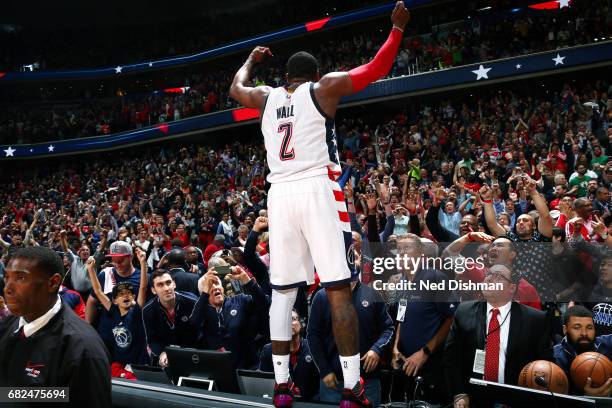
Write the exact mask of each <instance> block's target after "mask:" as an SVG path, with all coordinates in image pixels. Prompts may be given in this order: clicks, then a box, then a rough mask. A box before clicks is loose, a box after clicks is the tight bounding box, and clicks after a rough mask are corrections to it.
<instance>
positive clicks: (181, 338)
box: [142, 292, 198, 361]
mask: <svg viewBox="0 0 612 408" xmlns="http://www.w3.org/2000/svg"><path fill="white" fill-rule="evenodd" d="M197 301H198V300H197V298H196V297H195V296H193V295H192V294H191V293H186V292H176V306H175V307H174V312H175V316H174V323H173V322H172V321H171V320H170V319H169V318H168V315H167V313H166V311H165V309H164V307H163V306H162V304H161V303H160V301H159V297H157V296H156V297H155V298H154V299H151V300H150V301H149V302H147V304H146V305H144V307H143V308H142V320H143V322H144V327H145V334H146V336H147V344H148V345H149V348H150V349H151V353H152V354H153V355H152V357H153V360H154V361H157V359H158V358H159V355H160V354H161V352H162V351H164V349H165V348H166V347H167V346H169V345H171V344H172V345H176V346H183V347H195V346H196V345H197V328H196V326H195V324H194V322H193V320H192V319H191V317H192V313H193V307H194V306H195V304H196V302H197Z"/></svg>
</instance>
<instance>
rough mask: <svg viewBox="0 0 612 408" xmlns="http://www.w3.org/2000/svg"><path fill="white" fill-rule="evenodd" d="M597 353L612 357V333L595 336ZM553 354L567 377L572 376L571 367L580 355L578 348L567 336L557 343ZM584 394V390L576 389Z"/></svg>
mask: <svg viewBox="0 0 612 408" xmlns="http://www.w3.org/2000/svg"><path fill="white" fill-rule="evenodd" d="M593 351H595V352H597V353H601V354H603V355H605V356H606V357H608V358H610V359H612V334H606V335H605V336H598V337H596V338H595V349H594V350H593ZM553 354H554V356H555V362H556V363H557V365H558V366H559V367H561V368H562V369H563V371H565V374H566V375H567V378H570V374H569V371H570V367H571V365H572V361H574V358H576V356H577V355H578V353H576V350H574V348H573V347H572V345H571V344H570V343H569V342H568V341H567V336H565V337H564V338H563V340H561V343H559V344H555V346H554V347H553ZM576 391H579V392H580V393H581V394H582V392H581V391H582V390H576Z"/></svg>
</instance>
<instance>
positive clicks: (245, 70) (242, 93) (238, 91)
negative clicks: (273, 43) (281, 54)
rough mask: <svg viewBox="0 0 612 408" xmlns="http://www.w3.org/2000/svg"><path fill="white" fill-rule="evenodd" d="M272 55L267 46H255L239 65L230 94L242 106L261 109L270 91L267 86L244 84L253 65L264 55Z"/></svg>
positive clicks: (249, 75)
mask: <svg viewBox="0 0 612 408" xmlns="http://www.w3.org/2000/svg"><path fill="white" fill-rule="evenodd" d="M266 55H272V52H271V51H270V49H269V48H267V47H260V46H258V47H255V49H254V50H253V51H251V54H250V55H249V58H247V60H246V61H245V63H244V65H242V67H240V69H239V70H238V72H236V75H235V76H234V81H233V82H232V86H231V87H230V93H229V94H230V96H231V97H232V98H234V99H235V100H237V101H238V102H240V104H241V105H242V106H245V107H247V108H257V109H261V108H262V107H263V105H264V102H265V100H266V97H267V96H268V94H269V93H270V89H271V88H270V87H269V86H258V87H252V86H246V84H247V82H248V81H249V79H250V78H251V70H252V69H253V66H254V65H255V64H257V63H259V62H260V61H261V60H262V59H263V58H264V56H266Z"/></svg>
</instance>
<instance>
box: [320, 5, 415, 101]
mask: <svg viewBox="0 0 612 408" xmlns="http://www.w3.org/2000/svg"><path fill="white" fill-rule="evenodd" d="M409 20H410V13H409V12H408V9H406V7H405V6H404V2H403V1H398V2H397V3H396V4H395V8H394V9H393V12H392V13H391V22H392V23H393V28H392V29H391V33H390V34H389V37H388V38H387V41H385V43H384V44H383V45H382V47H380V50H378V52H377V53H376V56H375V57H374V58H373V59H372V60H371V61H370V62H368V63H367V64H365V65H361V66H359V67H357V68H354V69H352V70H350V71H349V72H331V73H329V74H327V75H325V76H323V77H322V78H321V79H320V80H319V82H318V83H317V88H318V89H317V94H318V95H321V96H323V97H327V98H334V97H335V98H338V99H339V98H341V97H343V96H346V95H350V94H353V93H356V92H359V91H361V90H362V89H364V88H365V87H367V86H368V85H369V84H371V83H372V82H374V81H378V80H379V79H381V78H383V77H384V76H385V75H387V74H388V73H389V71H390V70H391V67H392V66H393V62H394V61H395V57H396V55H397V51H398V49H399V46H400V43H401V41H402V35H403V33H404V29H405V27H406V24H408V21H409Z"/></svg>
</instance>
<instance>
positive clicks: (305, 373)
mask: <svg viewBox="0 0 612 408" xmlns="http://www.w3.org/2000/svg"><path fill="white" fill-rule="evenodd" d="M483 95H487V94H486V92H485V91H482V95H479V96H478V95H477V97H476V98H474V99H473V100H468V99H467V98H465V97H463V96H462V97H458V98H452V97H449V98H448V99H440V98H437V99H436V101H437V102H436V103H435V104H426V103H422V104H421V105H420V106H419V105H413V106H409V107H408V108H407V109H406V110H405V111H398V112H397V113H396V114H395V115H394V116H393V117H392V118H388V119H387V120H385V121H381V119H380V115H376V116H377V118H378V119H374V118H369V117H367V116H355V117H351V116H347V117H344V118H343V117H341V116H340V117H339V120H338V125H337V129H338V136H339V138H340V141H339V146H341V149H340V150H341V159H342V160H343V163H344V166H343V168H344V171H343V173H342V175H341V176H340V178H339V182H340V183H341V185H342V186H343V187H344V192H345V198H346V201H347V204H348V210H349V214H350V217H351V225H352V230H353V246H352V251H353V253H352V254H351V255H352V260H353V261H354V263H355V266H356V267H357V269H358V270H359V271H360V276H361V279H360V282H359V283H357V284H356V285H355V286H354V289H353V290H355V291H356V292H355V295H354V296H353V298H354V299H356V300H355V307H356V309H357V313H358V314H359V318H360V330H359V338H360V348H361V350H360V351H361V354H362V355H363V357H364V358H363V361H364V364H363V372H362V374H363V375H364V376H365V378H366V392H368V393H371V395H370V394H368V396H369V397H370V399H371V400H373V401H387V400H388V398H389V396H390V398H392V399H395V400H397V399H406V398H408V399H409V398H411V397H412V395H413V393H412V392H413V390H414V387H415V385H414V378H415V375H414V374H415V373H417V372H418V373H419V374H420V375H421V374H422V375H423V378H424V381H425V382H426V383H427V386H426V387H422V388H421V391H420V392H421V393H420V394H419V396H420V397H421V398H423V399H427V400H430V401H441V402H442V400H447V397H448V394H447V393H448V392H452V395H455V396H456V395H458V394H459V395H460V394H461V393H462V392H464V391H465V384H464V382H465V381H467V378H465V376H466V374H465V373H464V372H463V369H464V368H465V367H466V366H468V365H469V367H470V368H471V367H472V365H471V364H469V362H467V363H466V361H463V360H461V358H462V356H465V355H466V354H468V353H467V352H466V349H465V348H464V347H467V346H465V343H462V341H463V340H465V339H464V338H462V337H461V336H467V334H466V333H467V332H466V330H467V329H466V327H465V326H459V324H460V323H461V324H463V323H464V320H462V319H464V318H465V309H466V308H467V307H469V306H468V305H471V303H469V302H468V300H469V299H478V298H479V296H480V294H479V293H478V292H477V291H473V290H472V291H464V290H458V291H449V292H452V293H449V296H452V298H446V299H443V300H442V299H441V298H438V297H436V299H434V300H432V299H427V300H423V299H421V300H420V301H415V300H410V299H412V298H410V296H408V297H407V298H406V297H402V296H403V295H402V292H401V291H389V290H387V291H381V290H378V288H377V287H376V284H375V282H376V280H377V279H380V278H381V277H383V278H385V279H388V281H389V282H399V281H401V280H402V279H408V280H410V279H418V280H427V281H432V280H433V281H437V282H440V281H444V280H446V279H448V278H463V279H464V280H469V281H471V282H482V281H484V282H488V283H491V282H498V283H503V282H507V283H506V286H505V288H506V289H504V290H505V292H503V294H505V295H508V294H509V296H510V297H509V299H508V300H511V299H512V298H513V297H514V299H515V300H516V301H517V302H520V303H522V304H524V305H527V306H525V307H527V309H521V310H523V312H522V313H523V315H524V316H525V319H527V318H528V317H529V316H532V315H533V316H535V317H533V318H532V317H529V319H532V320H529V322H533V321H537V322H539V323H536V324H535V325H534V326H533V330H536V329H537V330H538V331H541V334H542V336H536V335H533V336H526V333H524V332H520V333H519V332H513V331H512V329H511V330H510V336H521V340H516V341H520V342H526V341H527V342H528V341H535V340H533V339H534V338H536V337H537V338H538V339H539V340H537V341H538V343H537V344H535V343H534V345H533V347H531V346H529V345H525V347H524V349H523V348H521V349H520V351H516V350H515V351H516V353H518V355H516V354H515V355H513V359H512V361H511V362H508V363H507V364H508V365H507V371H506V373H508V372H509V373H511V374H512V376H515V374H516V373H515V372H514V371H512V370H515V369H516V368H517V365H518V362H521V364H522V363H526V362H528V361H531V360H535V359H551V360H552V359H554V361H556V362H557V364H559V365H560V366H561V367H562V368H563V369H564V370H566V372H567V371H568V370H569V362H571V360H572V359H573V358H574V356H575V354H576V353H579V352H581V351H585V350H595V349H597V350H598V351H599V352H601V353H604V354H607V355H608V357H611V356H610V350H611V349H610V346H611V345H612V340H611V339H610V336H609V335H610V334H612V292H611V291H612V275H611V274H610V268H609V266H610V265H612V263H611V262H610V259H612V255H611V252H609V248H612V207H611V204H612V203H611V201H610V194H609V188H610V183H611V182H612V160H611V159H610V157H609V156H608V155H607V153H608V152H609V149H610V145H611V143H612V98H610V95H612V84H610V83H609V82H607V80H599V81H595V82H592V83H589V84H587V85H580V88H577V87H576V86H575V85H571V84H564V85H562V86H560V87H559V88H557V89H554V90H553V91H552V92H550V91H548V92H547V91H545V90H541V91H538V90H535V89H532V90H530V91H527V92H523V93H519V92H517V91H500V92H499V93H493V96H483ZM265 172H266V168H265V152H264V150H263V146H262V144H261V143H258V142H248V143H245V142H244V141H236V142H234V143H230V144H227V145H226V146H225V147H223V148H215V147H211V146H203V145H191V146H185V147H177V148H151V149H148V150H147V152H144V153H143V152H142V151H139V153H137V154H133V155H119V156H116V155H115V156H108V157H107V158H104V157H100V158H98V159H96V160H91V159H89V160H82V161H77V162H71V163H66V164H63V165H61V166H60V168H58V169H53V170H46V171H40V172H39V173H38V174H37V175H36V176H35V177H33V178H29V179H26V178H23V177H20V176H18V175H14V176H12V177H8V176H5V177H7V178H8V179H10V180H9V181H8V182H5V183H4V186H5V188H4V189H3V191H1V192H0V208H2V210H1V211H2V212H1V213H0V216H1V220H0V227H1V230H0V238H1V240H0V244H1V245H2V246H3V247H4V249H5V250H4V254H3V256H2V262H1V263H0V267H1V268H2V269H3V268H4V266H5V265H6V262H7V261H6V260H7V256H10V254H11V253H12V252H14V251H15V250H18V249H19V248H21V247H24V246H32V245H42V246H48V247H50V248H51V249H53V250H55V251H57V252H58V253H59V254H60V255H61V256H62V257H63V258H64V263H65V267H66V270H67V277H66V279H65V280H64V285H65V290H64V291H63V292H62V293H63V295H62V296H64V297H65V302H66V304H69V305H70V306H71V307H73V308H74V310H75V312H77V313H79V314H81V315H82V316H83V317H84V318H85V319H86V320H87V321H88V322H90V323H91V324H93V325H94V326H95V327H96V328H97V330H98V333H99V334H100V336H101V338H102V339H103V340H104V341H105V343H106V344H107V346H108V348H109V350H110V352H111V356H112V361H113V374H114V375H115V376H118V377H123V378H133V377H134V374H133V373H132V372H131V371H130V367H129V365H130V364H139V363H152V364H159V365H161V366H167V365H168V364H170V365H171V364H172V362H171V361H168V358H167V355H166V354H165V352H164V348H165V347H166V346H168V345H170V344H174V345H180V346H189V347H200V348H205V349H210V350H228V351H232V355H233V356H234V363H235V366H236V367H237V368H258V367H259V368H262V369H267V370H269V369H270V367H271V366H270V364H271V360H270V358H271V355H270V346H269V345H268V344H267V343H268V342H269V338H268V336H269V334H268V327H267V310H268V306H269V300H270V294H271V288H270V284H269V277H268V263H269V261H268V260H269V257H268V253H269V251H270V250H275V248H269V247H268V234H267V232H266V229H267V218H266V187H267V186H266V183H265V178H264V176H265ZM4 174H7V173H6V172H5V173H4ZM322 239H324V237H322ZM432 241H433V242H436V243H438V246H439V249H440V250H444V252H443V253H442V254H443V256H444V257H445V258H453V259H454V258H458V257H462V256H465V257H467V256H470V255H472V254H480V255H481V256H483V259H485V267H484V268H481V269H478V268H472V269H468V270H467V271H465V274H464V272H459V271H455V270H452V269H451V270H450V271H449V270H429V269H422V270H419V271H412V274H410V273H407V270H402V269H398V270H391V271H386V272H385V273H384V274H382V275H380V274H378V273H377V272H376V270H375V266H376V262H375V259H376V258H377V257H380V256H386V255H389V254H404V255H407V256H410V257H413V258H416V257H418V256H420V254H421V253H422V252H421V251H425V252H429V251H430V250H429V249H425V247H423V245H424V243H426V242H432ZM473 244H477V247H476V248H473V247H472V246H471V245H473ZM385 251H390V252H385ZM393 251H395V252H393ZM435 253H438V248H436V249H435V251H434V254H435ZM107 254H108V255H109V256H110V257H111V259H112V262H109V261H108V259H107V258H106V256H107ZM228 265H229V266H231V267H233V269H230V270H229V272H228V273H227V274H221V273H220V271H222V270H223V269H224V267H226V266H228ZM2 269H0V274H2ZM145 270H146V271H147V272H148V273H142V272H143V271H145ZM387 272H389V273H387ZM414 272H417V273H416V275H415V274H414ZM220 278H221V279H220ZM92 283H93V285H92ZM0 285H2V283H1V282H0ZM508 288H510V289H508ZM0 289H1V288H0ZM319 289H320V288H319V285H318V283H316V282H315V283H314V284H313V285H311V286H310V287H307V288H304V289H303V291H302V292H301V295H300V298H298V299H299V300H298V302H297V303H296V310H295V313H294V328H293V335H294V338H293V344H292V349H291V350H292V363H291V364H292V365H291V370H292V371H291V372H292V377H293V379H294V381H295V382H296V385H297V386H298V388H299V391H300V392H301V395H302V396H303V397H304V398H306V399H312V398H315V399H316V398H317V396H318V397H319V398H320V399H321V400H324V401H333V398H334V396H333V393H332V392H331V390H333V389H334V388H335V387H336V384H337V383H338V381H339V380H341V370H340V367H338V364H337V360H338V359H337V353H338V352H337V349H336V348H335V345H334V343H333V338H332V335H331V330H330V329H329V327H328V326H329V324H330V320H329V316H328V313H329V309H328V305H327V300H326V297H325V296H324V293H325V292H324V291H319ZM515 292H516V294H515ZM0 293H1V290H0ZM505 295H504V296H505ZM79 296H80V298H79ZM483 296H484V298H485V299H486V300H487V301H489V302H490V303H494V302H493V300H491V299H493V297H492V296H493V295H491V293H489V292H486V291H483ZM500 296H501V295H500ZM457 302H460V304H459V305H458V307H457V308H456V310H457V312H456V313H457V314H456V315H455V316H456V317H455V320H453V319H454V318H453V315H454V310H455V307H454V305H455V304H456V303H457ZM497 302H498V303H499V299H498V300H497ZM501 304H504V302H501ZM574 304H576V305H577V304H582V305H583V306H585V307H586V308H587V309H584V308H581V307H580V306H573V305H574ZM513 307H514V306H513ZM517 307H518V306H517ZM521 307H523V306H521ZM310 308H312V310H314V311H316V312H314V313H315V315H313V314H312V313H309V310H310ZM535 309H539V310H542V312H535V311H534V310H535ZM525 310H527V311H525ZM503 313H504V312H503V311H502V314H503ZM505 313H508V312H505ZM538 313H540V314H538ZM563 313H565V316H566V317H565V320H563V321H562V320H561V318H560V316H561V315H563ZM8 314H9V313H8V310H7V309H6V308H5V307H4V304H3V302H2V301H0V320H3V319H6V318H7V317H6V316H7V315H8ZM515 314H520V313H519V311H517V310H515V309H514V308H513V309H512V315H513V317H512V320H511V323H510V324H511V325H514V324H516V323H515V320H514V319H515V317H514V316H515ZM526 315H529V316H526ZM139 316H142V318H140V317H139ZM572 318H592V323H591V329H590V331H588V332H587V334H586V335H584V334H580V333H579V334H578V335H576V334H575V333H574V332H572V331H571V330H570V328H571V327H570V326H571V325H570V324H569V323H568V322H569V319H572ZM525 321H526V322H527V320H525ZM306 322H308V329H307V330H306V331H305V336H304V330H302V329H303V328H304V327H306ZM502 324H503V323H502ZM525 324H527V323H525ZM529 324H531V323H529ZM0 327H1V325H0ZM549 328H550V330H549ZM126 330H127V331H128V332H129V334H130V336H126ZM595 333H596V334H597V335H598V337H596V335H595ZM507 335H508V334H506V336H507ZM564 335H565V336H564ZM585 336H586V337H585ZM304 337H305V338H304ZM126 338H130V339H132V340H131V341H130V342H126V340H125V339H126ZM549 338H550V340H551V341H553V340H554V341H555V343H557V346H555V349H554V356H553V349H552V348H551V344H549V343H551V341H548V339H549ZM530 339H531V340H530ZM542 339H543V340H542ZM510 341H511V342H513V343H514V340H510ZM445 342H446V346H445ZM514 344H516V343H514ZM147 346H148V348H147ZM425 348H426V349H427V350H428V351H424V350H425ZM445 348H446V350H447V353H446V358H445V357H444V355H445V354H444V350H445ZM527 349H528V350H527ZM471 355H472V356H473V355H474V350H471ZM463 358H469V357H463ZM313 361H314V363H316V366H315V365H314V364H313ZM445 364H446V367H447V369H446V371H445V370H443V369H442V368H443V367H445ZM508 367H510V368H508ZM521 367H522V366H521ZM521 367H518V370H520V368H521ZM382 368H385V369H390V370H391V372H392V373H393V375H396V376H399V378H403V379H404V380H406V379H407V380H408V381H407V383H406V384H405V385H407V387H408V388H404V387H403V385H404V381H394V384H400V385H402V386H401V387H399V388H398V386H394V387H393V388H392V389H389V388H388V384H389V378H388V375H387V374H385V373H383V372H382V371H381V369H382ZM508 370H510V371H508ZM468 371H469V370H468ZM445 372H446V373H451V374H452V375H451V376H450V377H448V378H444V375H443V374H444V373H445ZM468 374H469V373H468ZM486 375H487V374H486V372H485V377H486ZM515 377H518V376H515ZM489 378H491V377H489ZM494 378H495V379H496V380H499V381H504V380H503V376H501V377H499V378H498V377H497V373H496V374H495V377H494ZM411 381H412V382H411ZM505 381H506V382H507V383H516V379H514V378H509V377H508V376H506V379H505ZM447 386H448V390H447ZM572 392H573V393H578V394H584V393H586V394H591V395H603V396H610V393H611V392H612V386H610V384H608V385H607V386H603V387H599V388H598V387H594V386H593V387H591V386H587V387H584V389H573V390H572ZM406 395H408V397H406Z"/></svg>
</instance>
